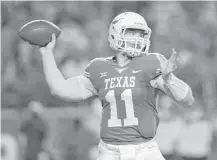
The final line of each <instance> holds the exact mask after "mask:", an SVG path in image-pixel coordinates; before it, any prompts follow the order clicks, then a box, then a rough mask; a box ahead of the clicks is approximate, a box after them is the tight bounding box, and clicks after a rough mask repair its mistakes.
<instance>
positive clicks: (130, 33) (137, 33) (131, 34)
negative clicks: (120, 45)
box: [124, 28, 147, 52]
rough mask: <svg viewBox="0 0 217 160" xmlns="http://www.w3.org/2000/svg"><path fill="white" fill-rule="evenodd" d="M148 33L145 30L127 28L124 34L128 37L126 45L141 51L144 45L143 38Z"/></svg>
mask: <svg viewBox="0 0 217 160" xmlns="http://www.w3.org/2000/svg"><path fill="white" fill-rule="evenodd" d="M146 35H147V34H146V32H145V30H141V29H133V28H127V29H126V31H125V34H124V37H125V38H126V39H127V41H126V46H127V47H128V48H131V49H134V50H135V51H138V52H140V51H141V48H142V47H143V46H142V40H141V38H144V37H145V36H146Z"/></svg>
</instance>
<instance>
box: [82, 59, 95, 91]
mask: <svg viewBox="0 0 217 160" xmlns="http://www.w3.org/2000/svg"><path fill="white" fill-rule="evenodd" d="M97 70H98V67H97V59H93V60H91V61H90V63H89V64H88V65H87V67H86V68H85V70H84V73H83V76H84V77H85V78H84V80H85V87H87V88H88V89H89V90H91V91H94V93H95V94H96V93H97V91H98V81H97V79H96V77H97V75H96V72H97ZM82 81H83V80H82Z"/></svg>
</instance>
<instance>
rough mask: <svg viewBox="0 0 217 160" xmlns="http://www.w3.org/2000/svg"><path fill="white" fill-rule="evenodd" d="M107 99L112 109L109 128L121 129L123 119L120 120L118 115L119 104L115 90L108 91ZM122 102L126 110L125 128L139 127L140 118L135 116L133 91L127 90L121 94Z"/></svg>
mask: <svg viewBox="0 0 217 160" xmlns="http://www.w3.org/2000/svg"><path fill="white" fill-rule="evenodd" d="M105 98H106V100H107V101H108V102H109V103H110V108H111V118H110V119H109V120H108V127H121V126H122V124H121V119H118V115H117V102H116V98H115V92H114V90H110V91H108V93H107V94H106V96H105ZM121 100H123V101H124V103H125V108H126V118H125V119H124V125H123V126H131V125H138V118H136V117H135V114H134V107H133V99H132V90H131V89H125V90H124V91H123V93H122V94H121Z"/></svg>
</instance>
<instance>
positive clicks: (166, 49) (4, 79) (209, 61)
mask: <svg viewBox="0 0 217 160" xmlns="http://www.w3.org/2000/svg"><path fill="white" fill-rule="evenodd" d="M123 11H134V12H138V13H140V14H141V15H142V16H144V18H145V19H146V21H147V23H148V25H149V27H150V28H151V29H152V36H151V48H150V52H158V53H161V54H164V55H165V56H166V57H167V58H168V57H169V55H170V54H171V52H172V48H175V49H176V51H177V52H179V53H180V54H179V59H180V61H179V69H177V71H176V73H175V74H176V75H177V76H178V77H179V78H181V79H183V80H184V81H186V82H187V83H188V84H189V85H190V86H191V87H192V90H193V95H194V97H195V100H196V102H195V104H194V106H193V107H192V108H190V109H186V108H181V107H180V106H177V105H176V104H175V103H173V102H172V101H171V100H170V99H169V98H168V97H161V98H160V100H159V113H160V116H161V118H162V127H161V126H160V127H159V132H160V133H161V132H163V133H164V131H165V130H166V129H168V128H169V127H172V129H173V130H175V127H177V126H178V127H180V126H182V127H183V124H185V125H184V126H185V127H184V128H185V129H184V130H188V129H189V128H188V127H187V126H186V124H187V125H189V124H193V125H199V127H198V126H194V127H196V128H197V129H195V130H194V129H193V131H192V134H195V133H196V134H197V132H198V131H199V132H200V133H201V134H199V135H204V137H206V138H207V142H204V144H205V143H206V144H207V143H208V142H209V143H208V146H206V149H205V150H206V151H205V152H206V153H204V154H203V155H202V156H201V157H202V158H204V157H207V156H208V157H209V158H208V159H209V160H215V159H217V158H216V157H217V155H215V154H217V146H216V145H215V144H216V141H217V131H216V130H217V125H216V121H217V120H216V117H217V101H216V100H217V98H216V97H217V72H216V68H217V2H215V1H198V2H191V1H189V2H188V1H183V2H151V1H146V2H143V1H126V2H124V1H92V2H85V1H82V2H80V1H63V2H62V1H53V2H52V1H47V2H46V1H1V89H2V92H1V93H2V95H1V108H2V111H3V112H2V122H3V123H2V132H6V131H9V130H15V128H16V130H18V131H19V132H20V127H21V126H22V123H21V121H22V120H23V118H22V116H20V114H21V115H22V114H23V110H25V109H27V108H28V106H29V104H30V102H31V101H38V102H40V103H41V104H43V105H44V106H46V108H47V109H48V110H49V112H48V111H47V112H45V113H44V114H43V115H44V117H45V119H46V120H47V122H45V123H48V126H50V127H45V128H52V129H50V130H52V131H53V132H57V131H59V132H58V133H59V134H58V135H59V136H60V135H65V139H64V137H62V139H61V138H59V139H61V140H59V141H57V142H53V143H57V144H58V145H59V146H58V147H57V148H59V149H60V148H62V150H61V154H59V155H62V157H67V155H68V157H70V156H71V157H74V158H71V159H74V160H75V159H79V158H80V159H83V160H85V159H88V158H87V157H82V155H84V154H83V153H84V152H86V151H85V150H88V153H89V152H91V153H92V154H88V155H89V158H90V157H91V156H90V155H95V152H96V149H95V147H90V146H96V144H97V143H96V141H97V138H98V130H99V128H98V125H94V124H98V123H99V119H100V116H93V117H94V118H92V119H91V118H87V117H85V114H86V115H99V114H100V109H98V108H100V107H96V106H99V104H97V105H91V101H92V99H90V100H87V101H82V102H79V103H69V102H65V101H63V100H60V99H58V98H55V97H53V96H52V95H51V94H50V91H49V88H48V85H47V84H46V82H45V79H44V75H43V70H42V63H41V56H40V53H39V51H38V47H37V46H32V45H29V44H28V43H27V42H24V41H23V40H21V39H20V37H19V36H18V34H17V33H18V31H19V29H20V28H21V27H22V26H23V25H24V24H26V23H27V22H29V21H32V20H36V19H44V20H48V21H51V22H53V23H54V24H56V25H57V26H59V27H60V29H61V31H62V32H61V35H60V37H59V38H58V39H57V45H56V49H55V59H56V62H57V65H58V67H59V69H60V70H61V72H62V73H63V75H64V77H66V78H69V77H72V76H75V75H79V74H81V73H82V72H83V70H84V68H85V67H86V65H87V64H88V63H89V61H90V60H91V59H93V58H95V57H105V56H112V54H111V53H112V52H111V50H110V48H109V45H108V40H107V37H108V28H109V25H110V23H111V20H112V19H113V18H114V17H115V16H116V15H117V14H119V13H121V12H123ZM60 106H61V107H62V108H60ZM64 106H65V107H64ZM68 106H73V107H71V108H70V107H69V108H67V107H68ZM89 106H92V107H89ZM64 108H67V109H66V110H67V111H65V110H64ZM72 108H73V109H72ZM78 108H80V109H81V110H79V109H78ZM70 109H72V111H71V110H70ZM69 111H71V112H75V111H76V113H79V114H77V115H76V114H72V115H70V116H68V117H64V116H65V113H68V112H69ZM89 111H91V112H89ZM14 112H16V113H14ZM6 113H10V114H8V115H4V114H6ZM12 113H13V114H12ZM51 113H52V114H51ZM87 113H88V114H87ZM14 114H15V115H16V116H14ZM12 115H13V116H14V117H16V118H14V117H13V116H12ZM24 115H25V114H24ZM54 115H56V117H55V116H54ZM78 115H80V116H78ZM24 117H25V116H24ZM81 117H82V118H81ZM84 117H85V118H84ZM90 117H91V116H90ZM4 118H5V119H4ZM24 119H25V118H24ZM14 122H16V123H14ZM204 122H205V123H206V124H205V129H204V128H203V127H204ZM172 123H173V124H172ZM15 124H16V125H15ZM14 125H15V126H14ZM18 126H19V127H18ZM51 126H52V127H51ZM56 126H58V127H56ZM63 126H64V127H63ZM69 126H71V127H69ZM163 126H166V127H165V128H166V129H165V130H163V128H164V127H163ZM207 126H208V127H207ZM61 127H62V128H61ZM167 127H168V128H167ZM206 127H207V128H208V129H206ZM11 128H12V129H11ZM21 128H22V127H21ZM24 128H25V127H24ZM161 128H162V129H161ZM187 128H188V129H187ZM5 130H6V131H5ZM204 130H206V131H207V132H209V133H204V134H203V133H202V131H204ZM60 131H61V132H60ZM178 131H180V129H177V132H178ZM48 132H51V131H48ZM165 132H166V131H165ZM189 132H190V129H189ZM15 133H17V132H16V131H15ZM185 134H186V135H188V132H186V133H185ZM185 134H184V132H183V134H182V135H180V133H179V137H182V138H183V139H184V141H187V138H186V136H185ZM52 135H53V137H55V136H56V134H54V133H52ZM165 135H166V136H168V137H170V134H169V133H168V134H167V133H165ZM165 135H163V137H158V136H157V138H159V141H160V143H161V142H162V146H163V145H164V142H163V139H164V138H165ZM174 135H177V134H175V133H174ZM88 136H89V137H92V138H90V139H91V141H90V140H86V139H84V137H88ZM77 137H79V138H77ZM192 137H194V136H192ZM204 137H200V138H202V139H204ZM206 138H205V139H206ZM21 139H22V138H21ZM50 139H52V138H50ZM53 139H55V138H53ZM53 139H52V140H53ZM56 139H58V138H56ZM68 139H71V143H70V144H71V145H69V144H68V143H67V141H68ZM77 139H79V140H78V141H76V140H77ZM95 139H96V140H95ZM210 139H211V140H210ZM52 140H50V141H52ZM82 140H83V141H82ZM92 140H93V141H92ZM24 141H25V140H24ZM60 141H61V142H60ZM73 141H74V142H73ZM199 141H200V140H199ZM87 142H88V145H86V146H85V145H84V144H85V143H87ZM73 143H75V144H82V145H83V146H82V145H81V146H80V147H77V148H76V147H73V146H74V145H72V144H73ZM171 143H172V142H171ZM192 143H193V142H192ZM61 144H62V145H61ZM87 146H89V148H88V147H87ZM165 146H168V144H165ZM171 146H176V143H175V141H174V142H173V143H172V144H171ZM82 147H83V148H82ZM85 147H86V148H85ZM209 147H210V148H209ZM48 148H49V147H48ZM51 148H52V147H51ZM54 148H55V147H54ZM75 148H76V149H75ZM78 148H80V149H78ZM90 148H91V149H90ZM174 148H175V149H174ZM192 148H194V147H192ZM192 148H190V149H192ZM202 148H203V147H202ZM162 149H163V150H164V149H165V152H164V153H165V154H166V152H167V151H166V147H165V148H164V147H162ZM190 149H189V150H190ZM194 149H195V150H196V148H194ZM75 150H76V152H75ZM180 150H181V149H180V147H173V149H172V151H171V152H168V160H169V159H170V160H179V159H187V158H189V157H191V156H193V155H190V156H189V155H185V156H180V155H182V152H181V151H180ZM56 152H58V151H56ZM192 152H194V151H193V150H192ZM195 152H197V153H200V152H201V151H195ZM86 153H87V152H86ZM173 153H174V154H173ZM175 153H177V154H175ZM63 155H64V156H63ZM194 155H196V154H194ZM42 157H43V156H42ZM45 157H46V156H45ZM60 157H61V156H60ZM76 157H77V158H76ZM93 157H94V156H93ZM193 157H194V156H193ZM201 157H200V156H199V158H201ZM54 158H55V157H54ZM65 159H67V158H65ZM68 159H70V158H68ZM12 160H14V159H12ZM55 160H57V158H56V159H55Z"/></svg>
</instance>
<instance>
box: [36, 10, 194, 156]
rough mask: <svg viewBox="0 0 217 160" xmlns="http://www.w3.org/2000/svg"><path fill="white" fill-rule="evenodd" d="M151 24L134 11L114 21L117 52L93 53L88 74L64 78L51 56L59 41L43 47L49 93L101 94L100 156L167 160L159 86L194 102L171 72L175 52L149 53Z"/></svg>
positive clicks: (178, 98)
mask: <svg viewBox="0 0 217 160" xmlns="http://www.w3.org/2000/svg"><path fill="white" fill-rule="evenodd" d="M150 36H151V29H150V28H149V27H148V25H147V23H146V21H145V19H144V18H143V17H142V16H141V15H139V14H137V13H134V12H124V13H121V14H119V15H118V16H116V17H115V18H114V20H113V21H112V23H111V25H110V28H109V34H108V41H109V44H110V47H111V48H112V50H113V51H114V56H112V57H107V58H95V59H93V60H92V61H90V63H89V64H88V65H87V67H86V69H85V71H84V74H83V75H80V76H76V77H72V78H69V79H64V78H63V76H62V74H61V73H60V71H59V70H58V68H57V65H56V63H55V59H54V56H53V49H54V45H55V42H56V37H55V35H53V36H52V41H51V42H50V43H49V44H48V45H47V46H46V47H43V48H40V52H41V54H42V59H43V67H44V74H45V78H46V81H47V83H48V85H49V87H50V89H51V93H53V94H54V95H56V96H58V97H61V98H63V99H65V100H69V101H75V102H76V101H80V100H84V99H87V98H89V97H92V96H95V95H97V96H98V97H99V99H100V101H101V103H102V108H103V109H102V120H101V131H100V137H101V140H100V143H99V155H98V160H119V159H120V160H130V159H131V160H135V159H136V160H144V159H147V160H149V159H150V160H164V157H163V156H162V154H161V152H160V150H159V147H158V145H157V143H156V141H155V140H154V136H155V134H156V131H157V127H158V124H159V116H158V112H157V108H156V98H157V95H158V94H159V93H160V92H163V93H165V94H167V95H168V96H170V97H172V98H173V99H174V100H175V101H176V102H178V103H179V104H181V105H182V106H191V105H192V104H193V102H194V98H193V96H192V91H191V88H190V87H189V86H188V85H187V84H186V83H185V82H183V81H182V80H180V79H179V78H177V77H176V76H175V75H174V74H173V73H172V72H173V71H174V70H175V68H176V61H177V53H176V52H175V51H174V50H173V52H172V55H171V57H170V58H169V59H166V58H165V57H164V56H163V55H161V54H159V53H149V52H148V50H149V46H150Z"/></svg>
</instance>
